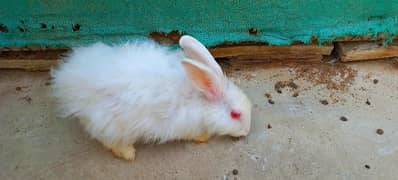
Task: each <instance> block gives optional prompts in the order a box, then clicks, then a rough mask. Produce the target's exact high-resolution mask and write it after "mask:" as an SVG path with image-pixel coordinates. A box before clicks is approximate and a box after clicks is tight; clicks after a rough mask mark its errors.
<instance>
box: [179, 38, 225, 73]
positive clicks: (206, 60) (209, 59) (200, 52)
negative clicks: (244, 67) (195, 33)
mask: <svg viewBox="0 0 398 180" xmlns="http://www.w3.org/2000/svg"><path fill="white" fill-rule="evenodd" d="M179 43H180V46H181V47H182V48H183V49H184V52H185V54H186V55H187V56H188V57H189V58H190V59H193V60H196V61H199V62H201V63H203V64H205V65H206V66H208V67H209V68H210V69H211V70H213V71H214V72H215V73H216V74H217V76H219V77H220V78H221V77H224V74H223V72H222V69H221V67H220V65H218V64H217V62H216V60H214V57H213V56H212V55H211V54H210V52H209V51H208V50H207V49H206V47H205V46H204V45H203V44H202V43H200V42H199V41H198V40H196V39H195V38H193V37H192V36H188V35H184V36H182V37H181V38H180V42H179ZM221 79H222V78H221Z"/></svg>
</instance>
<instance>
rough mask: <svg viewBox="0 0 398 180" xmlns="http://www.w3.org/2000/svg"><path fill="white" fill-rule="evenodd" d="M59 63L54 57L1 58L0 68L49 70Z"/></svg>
mask: <svg viewBox="0 0 398 180" xmlns="http://www.w3.org/2000/svg"><path fill="white" fill-rule="evenodd" d="M57 64H58V61H57V60H54V59H42V60H39V59H35V60H27V59H9V60H0V69H21V70H29V71H48V70H50V69H51V67H53V66H55V65H57Z"/></svg>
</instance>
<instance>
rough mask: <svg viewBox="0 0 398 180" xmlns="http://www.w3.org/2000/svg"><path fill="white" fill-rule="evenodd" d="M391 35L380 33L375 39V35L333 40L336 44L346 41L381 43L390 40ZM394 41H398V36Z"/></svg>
mask: <svg viewBox="0 0 398 180" xmlns="http://www.w3.org/2000/svg"><path fill="white" fill-rule="evenodd" d="M390 36H391V35H389V34H383V33H379V34H377V36H376V37H375V36H374V35H373V34H369V35H363V36H344V37H340V38H337V39H335V40H333V41H334V42H345V41H381V40H384V39H387V38H389V37H390ZM392 39H398V36H394V37H392Z"/></svg>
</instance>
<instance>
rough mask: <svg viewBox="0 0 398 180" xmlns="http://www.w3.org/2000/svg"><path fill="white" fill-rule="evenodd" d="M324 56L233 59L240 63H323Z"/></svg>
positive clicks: (253, 56)
mask: <svg viewBox="0 0 398 180" xmlns="http://www.w3.org/2000/svg"><path fill="white" fill-rule="evenodd" d="M322 59H323V55H319V54H312V55H299V56H297V55H296V56H293V55H292V56H287V55H284V54H282V55H279V56H278V55H273V56H268V55H250V56H237V57H232V60H233V61H235V62H240V63H260V62H266V63H268V62H276V61H278V62H321V61H322Z"/></svg>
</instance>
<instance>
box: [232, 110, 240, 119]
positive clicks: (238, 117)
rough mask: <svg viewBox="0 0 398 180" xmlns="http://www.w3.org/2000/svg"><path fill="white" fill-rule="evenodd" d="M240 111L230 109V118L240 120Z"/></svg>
mask: <svg viewBox="0 0 398 180" xmlns="http://www.w3.org/2000/svg"><path fill="white" fill-rule="evenodd" d="M240 116H241V113H240V112H239V111H236V110H232V111H231V118H232V119H235V120H240Z"/></svg>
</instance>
